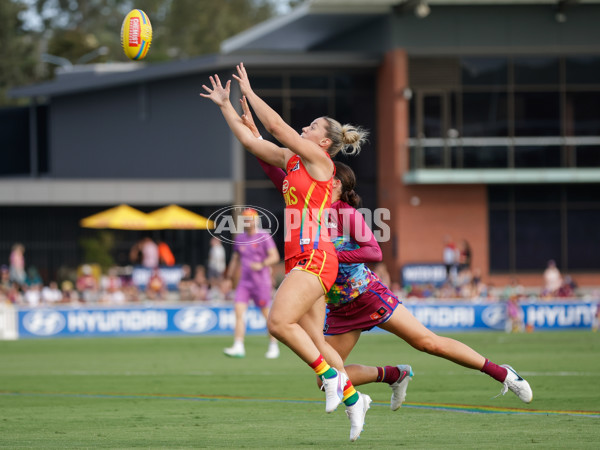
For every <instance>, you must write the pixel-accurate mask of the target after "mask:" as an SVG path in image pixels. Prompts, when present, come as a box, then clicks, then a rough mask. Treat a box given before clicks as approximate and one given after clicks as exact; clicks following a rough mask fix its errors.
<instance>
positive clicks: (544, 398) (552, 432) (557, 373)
mask: <svg viewBox="0 0 600 450" xmlns="http://www.w3.org/2000/svg"><path fill="white" fill-rule="evenodd" d="M451 337H453V338H456V339H459V340H461V341H463V342H465V343H467V344H469V345H470V346H472V347H474V348H475V349H476V350H477V351H479V352H480V353H482V354H483V355H485V356H488V357H489V358H491V359H492V360H494V361H496V362H498V363H509V364H511V365H513V366H514V367H515V368H516V369H517V370H518V371H519V372H520V373H521V374H522V375H524V376H526V377H527V379H528V381H529V382H530V383H531V386H532V388H533V390H534V399H533V402H532V403H531V404H529V405H526V404H524V403H521V402H520V401H519V400H518V399H517V398H516V397H515V396H514V395H512V394H511V393H510V392H509V393H508V394H506V395H505V396H501V397H498V398H492V397H493V396H494V395H496V394H497V393H499V392H500V387H501V386H500V384H499V383H497V382H495V381H494V380H492V379H491V378H489V377H488V376H487V375H484V374H482V373H480V372H478V371H475V370H469V369H466V368H463V367H461V366H458V365H456V364H453V363H451V362H449V361H446V360H443V359H440V358H436V357H433V356H430V355H427V354H424V353H421V352H418V351H416V350H415V349H413V348H411V347H410V346H408V345H407V344H406V343H404V342H403V341H401V340H400V339H398V338H397V337H396V336H392V335H390V334H387V333H377V334H374V333H365V335H364V336H363V337H361V339H360V341H359V343H358V345H357V347H356V348H355V349H354V351H353V352H352V355H351V357H350V360H349V362H350V363H366V364H376V365H385V364H390V365H391V364H399V363H410V364H412V366H413V368H414V371H415V376H414V378H413V380H412V381H411V382H410V384H409V387H408V393H407V399H406V403H405V405H404V406H403V407H402V408H401V409H400V410H399V411H396V412H392V411H390V409H389V398H390V390H389V388H388V387H387V386H386V385H384V384H381V383H379V384H370V385H364V386H361V387H360V388H359V390H361V391H362V392H365V393H368V394H369V395H370V396H371V397H372V398H373V401H374V403H373V405H372V407H371V409H370V410H369V412H368V413H367V417H366V424H365V428H364V432H363V434H362V436H361V438H360V440H359V441H358V442H356V443H355V444H352V445H356V446H359V447H361V448H375V449H388V448H398V447H403V448H407V449H417V448H419V449H447V448H456V449H481V448H508V449H521V448H540V449H547V448H565V449H567V448H568V449H588V448H589V449H595V448H597V447H598V423H599V422H598V421H599V420H600V419H599V418H598V417H582V416H577V415H568V414H564V413H563V414H548V413H545V412H544V411H545V410H547V411H565V410H584V411H596V412H598V410H599V409H600V407H599V405H600V390H599V389H598V374H599V373H600V358H598V354H599V351H600V334H599V333H591V332H590V331H587V330H586V331H569V332H539V333H532V334H510V335H509V334H505V333H500V332H488V333H466V334H452V335H451ZM231 339H232V338H231V337H230V336H226V337H223V336H197V337H196V336H194V337H165V338H102V339H25V340H20V341H13V342H2V341H0V361H2V364H0V385H1V386H2V389H1V392H0V405H1V406H2V407H1V408H0V448H61V449H63V448H134V447H135V448H236V449H239V448H253V449H254V448H256V449H264V448H273V449H282V448H307V447H310V448H328V449H330V448H331V449H338V448H339V449H342V448H349V445H350V443H349V442H348V434H349V422H348V419H347V418H346V415H345V414H344V410H343V407H340V408H338V410H337V411H335V412H334V413H332V414H325V411H324V403H323V393H322V392H320V391H319V390H318V389H317V387H316V383H315V377H314V375H313V373H312V371H311V370H310V369H309V368H308V367H307V366H306V364H304V363H303V362H301V361H300V360H299V358H298V357H297V356H295V355H294V354H293V353H292V352H291V351H290V350H288V349H287V348H285V347H282V355H281V357H280V358H279V359H277V360H266V359H265V358H264V352H265V351H266V349H267V338H266V336H249V337H248V338H247V340H246V354H247V356H246V358H244V359H230V358H226V357H225V356H223V354H222V349H223V347H226V346H228V345H230V344H231ZM423 403H436V404H443V403H452V404H455V405H487V406H495V407H499V408H508V409H510V408H518V409H522V410H523V412H527V410H530V412H529V413H527V414H506V413H498V414H465V413H461V412H452V411H443V410H435V409H434V408H433V407H429V408H423V407H422V404H423ZM425 406H427V405H425ZM535 410H537V412H536V411H535ZM596 415H597V414H596Z"/></svg>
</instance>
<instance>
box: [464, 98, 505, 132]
mask: <svg viewBox="0 0 600 450" xmlns="http://www.w3.org/2000/svg"><path fill="white" fill-rule="evenodd" d="M507 99H508V97H507V95H506V92H482V93H464V94H463V95H462V105H463V106H462V109H463V130H462V135H463V136H465V137H480V136H507V135H508V115H507V110H508V100H507Z"/></svg>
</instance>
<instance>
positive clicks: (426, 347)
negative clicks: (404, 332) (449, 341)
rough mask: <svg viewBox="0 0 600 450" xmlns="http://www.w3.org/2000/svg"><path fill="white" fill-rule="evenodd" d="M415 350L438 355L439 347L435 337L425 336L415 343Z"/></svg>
mask: <svg viewBox="0 0 600 450" xmlns="http://www.w3.org/2000/svg"><path fill="white" fill-rule="evenodd" d="M415 348H417V349H418V350H421V351H422V352H425V353H429V354H430V355H439V354H440V353H441V347H440V344H439V342H438V339H436V337H435V336H425V337H423V338H421V339H419V340H418V341H417V342H416V345H415Z"/></svg>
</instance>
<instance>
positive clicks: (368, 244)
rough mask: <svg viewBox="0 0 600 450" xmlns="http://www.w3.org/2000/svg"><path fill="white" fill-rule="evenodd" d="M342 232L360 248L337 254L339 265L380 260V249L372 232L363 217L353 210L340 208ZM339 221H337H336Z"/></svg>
mask: <svg viewBox="0 0 600 450" xmlns="http://www.w3.org/2000/svg"><path fill="white" fill-rule="evenodd" d="M339 215H340V216H341V217H340V219H341V220H342V223H343V227H344V232H345V231H346V229H347V230H348V234H349V235H350V237H351V238H352V240H353V241H354V242H356V243H357V244H358V245H359V246H360V248H357V249H356V250H346V251H340V252H337V255H338V260H339V261H340V262H341V263H346V264H356V263H368V262H379V261H381V258H382V256H383V255H382V253H381V247H379V244H378V243H377V240H376V239H375V236H374V235H373V231H371V229H370V228H369V226H368V225H367V223H366V222H365V219H364V217H363V215H362V214H361V213H360V212H358V211H357V210H356V209H354V208H342V209H340V210H339ZM338 220H339V219H338Z"/></svg>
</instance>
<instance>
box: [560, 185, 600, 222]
mask: <svg viewBox="0 0 600 450" xmlns="http://www.w3.org/2000/svg"><path fill="white" fill-rule="evenodd" d="M566 192H567V201H568V202H569V203H573V202H596V203H600V184H569V185H567V186H566ZM599 224H600V222H599ZM599 228H600V227H599Z"/></svg>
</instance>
